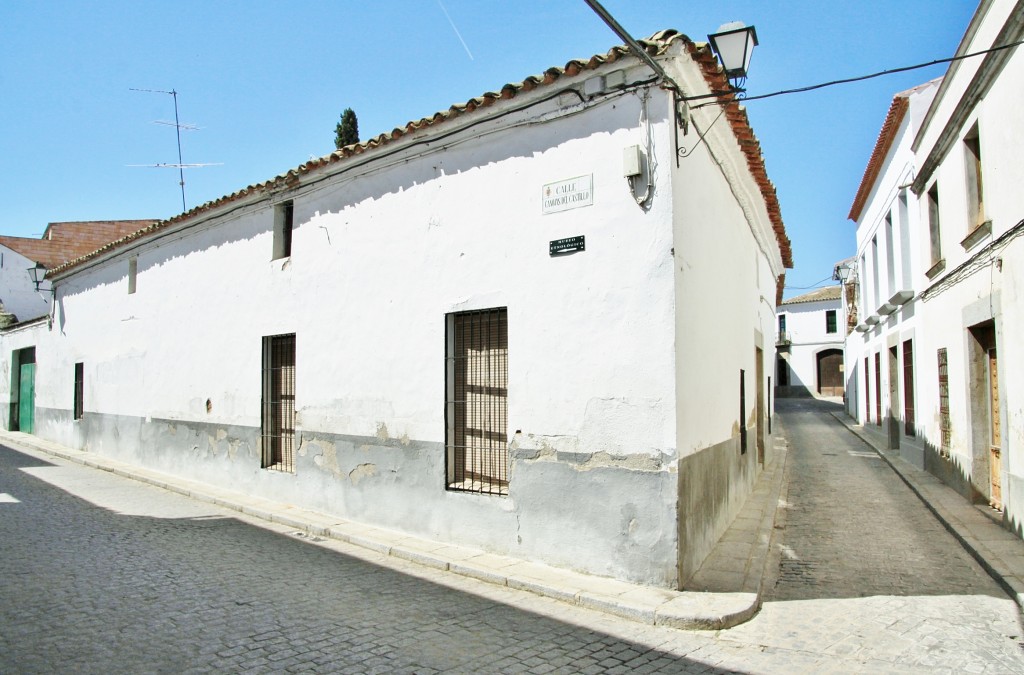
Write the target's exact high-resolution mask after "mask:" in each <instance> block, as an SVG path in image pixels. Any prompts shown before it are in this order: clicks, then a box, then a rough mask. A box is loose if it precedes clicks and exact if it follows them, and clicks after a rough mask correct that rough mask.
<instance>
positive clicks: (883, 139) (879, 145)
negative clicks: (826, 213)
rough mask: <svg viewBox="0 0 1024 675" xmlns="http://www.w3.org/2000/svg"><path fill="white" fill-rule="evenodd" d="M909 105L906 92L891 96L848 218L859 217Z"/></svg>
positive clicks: (855, 220)
mask: <svg viewBox="0 0 1024 675" xmlns="http://www.w3.org/2000/svg"><path fill="white" fill-rule="evenodd" d="M909 107H910V98H909V97H908V95H907V93H906V92H901V93H899V94H896V95H895V96H893V99H892V103H891V104H890V105H889V112H888V113H886V115H885V121H884V122H882V128H881V130H879V132H878V139H877V140H876V141H875V147H874V149H873V150H872V151H871V157H870V158H868V164H867V166H866V167H864V175H863V176H862V177H861V179H860V186H858V188H857V195H856V196H855V197H854V199H853V204H852V205H851V206H850V213H849V214H847V216H846V217H847V218H848V219H849V220H852V221H853V222H857V219H858V218H860V216H861V212H862V211H863V210H864V205H865V204H867V201H868V195H870V194H871V190H872V188H874V186H875V181H876V180H878V174H879V173H881V171H882V165H883V164H884V163H885V158H886V156H888V154H889V150H890V149H891V148H892V143H893V141H894V140H895V139H896V132H897V131H898V130H899V128H900V124H902V123H903V118H904V117H905V116H906V113H907V109H908V108H909Z"/></svg>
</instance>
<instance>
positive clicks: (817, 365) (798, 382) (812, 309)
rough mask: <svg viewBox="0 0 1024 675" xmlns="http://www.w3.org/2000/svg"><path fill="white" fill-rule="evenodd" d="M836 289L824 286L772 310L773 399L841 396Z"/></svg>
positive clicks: (840, 315)
mask: <svg viewBox="0 0 1024 675" xmlns="http://www.w3.org/2000/svg"><path fill="white" fill-rule="evenodd" d="M840 291H841V289H840V287H839V286H827V287H825V288H819V289H817V290H814V291H811V292H809V293H804V294H803V295H798V296H796V297H793V298H789V299H788V300H786V301H784V302H783V303H782V304H781V305H779V306H778V308H777V309H776V313H777V314H778V318H777V328H778V331H777V333H776V340H775V343H776V349H777V357H776V363H775V380H774V383H775V393H776V395H777V396H810V395H817V396H829V397H831V396H842V395H843V377H842V370H843V333H844V331H843V324H844V323H845V317H844V316H843V310H842V306H841V303H840V298H839V295H840Z"/></svg>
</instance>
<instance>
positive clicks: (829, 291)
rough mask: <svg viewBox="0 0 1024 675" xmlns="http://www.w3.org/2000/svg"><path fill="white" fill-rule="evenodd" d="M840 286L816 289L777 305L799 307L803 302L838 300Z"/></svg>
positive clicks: (840, 293)
mask: <svg viewBox="0 0 1024 675" xmlns="http://www.w3.org/2000/svg"><path fill="white" fill-rule="evenodd" d="M842 292H843V287H842V286H825V287H824V288H816V289H815V290H813V291H811V292H810V293H804V294H803V295H798V296H796V297H795V298H790V299H789V300H785V301H783V302H781V303H779V304H780V305H781V306H785V305H799V304H801V303H805V302H823V301H826V300H838V299H839V298H840V297H841V296H842Z"/></svg>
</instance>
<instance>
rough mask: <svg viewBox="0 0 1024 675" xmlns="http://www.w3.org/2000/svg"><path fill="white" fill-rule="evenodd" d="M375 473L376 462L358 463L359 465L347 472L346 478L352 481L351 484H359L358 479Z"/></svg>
mask: <svg viewBox="0 0 1024 675" xmlns="http://www.w3.org/2000/svg"><path fill="white" fill-rule="evenodd" d="M376 475H377V465H376V464H360V465H359V466H357V467H356V468H354V469H352V470H351V471H349V472H348V479H349V480H350V481H352V484H353V485H359V481H361V480H362V479H364V478H369V477H371V476H376Z"/></svg>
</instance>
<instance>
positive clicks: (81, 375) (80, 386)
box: [74, 363, 85, 420]
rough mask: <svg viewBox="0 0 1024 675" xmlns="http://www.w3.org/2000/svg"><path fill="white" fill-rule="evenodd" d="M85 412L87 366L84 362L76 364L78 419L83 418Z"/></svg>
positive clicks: (76, 417)
mask: <svg viewBox="0 0 1024 675" xmlns="http://www.w3.org/2000/svg"><path fill="white" fill-rule="evenodd" d="M84 413H85V366H84V364H82V363H76V364H75V408H74V415H75V417H74V418H75V419H76V420H80V419H82V415H83V414H84Z"/></svg>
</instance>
